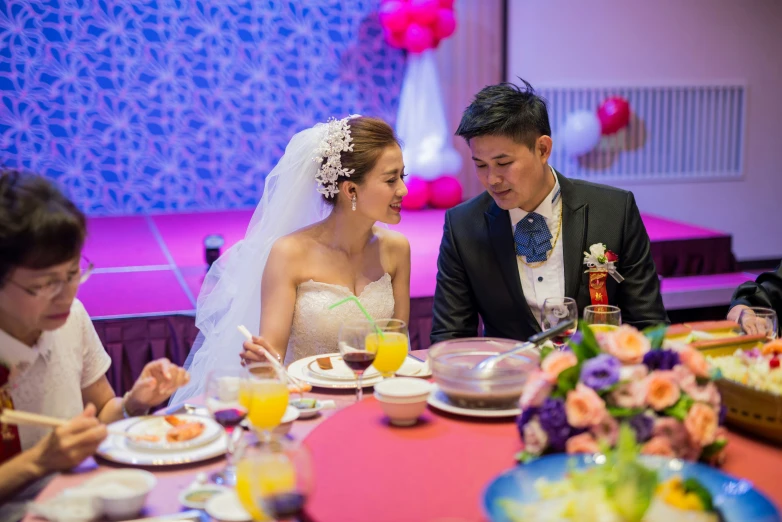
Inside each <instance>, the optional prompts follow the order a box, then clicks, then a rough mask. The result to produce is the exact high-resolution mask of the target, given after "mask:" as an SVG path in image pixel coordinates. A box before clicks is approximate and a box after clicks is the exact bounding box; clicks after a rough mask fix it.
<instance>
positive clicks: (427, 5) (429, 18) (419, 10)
mask: <svg viewBox="0 0 782 522" xmlns="http://www.w3.org/2000/svg"><path fill="white" fill-rule="evenodd" d="M408 5H409V6H410V18H412V21H413V22H417V23H419V24H421V25H430V24H433V23H434V22H435V21H436V20H437V11H438V10H439V9H440V0H410V3H409V4H408Z"/></svg>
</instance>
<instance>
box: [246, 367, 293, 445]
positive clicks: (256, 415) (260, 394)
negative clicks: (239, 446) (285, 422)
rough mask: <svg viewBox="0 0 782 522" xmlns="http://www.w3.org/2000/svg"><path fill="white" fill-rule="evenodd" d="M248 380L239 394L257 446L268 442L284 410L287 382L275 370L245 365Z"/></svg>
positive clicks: (282, 374) (286, 404)
mask: <svg viewBox="0 0 782 522" xmlns="http://www.w3.org/2000/svg"><path fill="white" fill-rule="evenodd" d="M247 373H248V379H247V380H246V381H245V385H244V386H243V387H242V388H241V389H240V392H239V403H240V404H242V405H245V406H246V408H247V420H248V421H249V423H250V425H251V426H252V427H253V429H255V431H256V433H257V434H258V439H259V440H260V441H261V442H269V441H270V440H271V438H272V430H274V428H276V427H277V426H279V425H280V422H281V421H282V418H283V416H284V415H285V410H286V409H288V382H287V379H286V377H285V374H284V373H283V372H282V371H281V370H279V369H278V367H277V366H275V365H273V364H271V363H268V362H261V363H255V364H248V365H247Z"/></svg>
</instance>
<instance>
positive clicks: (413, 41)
mask: <svg viewBox="0 0 782 522" xmlns="http://www.w3.org/2000/svg"><path fill="white" fill-rule="evenodd" d="M432 45H434V33H433V32H432V30H431V29H429V28H428V27H426V26H424V25H420V24H417V23H415V22H413V23H412V24H410V25H409V26H407V31H405V49H407V50H408V51H410V52H411V53H422V52H424V51H426V50H427V49H431V48H432Z"/></svg>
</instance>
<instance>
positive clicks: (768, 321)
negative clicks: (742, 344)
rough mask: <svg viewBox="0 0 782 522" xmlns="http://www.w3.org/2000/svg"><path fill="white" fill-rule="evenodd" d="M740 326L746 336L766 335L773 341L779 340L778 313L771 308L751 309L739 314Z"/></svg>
mask: <svg viewBox="0 0 782 522" xmlns="http://www.w3.org/2000/svg"><path fill="white" fill-rule="evenodd" d="M739 326H741V331H742V333H744V335H765V336H766V339H768V340H769V341H773V340H774V339H776V338H777V331H778V329H779V321H778V318H777V313H776V312H775V311H774V310H772V309H771V308H761V307H757V306H756V307H750V308H745V309H744V310H742V311H741V314H739Z"/></svg>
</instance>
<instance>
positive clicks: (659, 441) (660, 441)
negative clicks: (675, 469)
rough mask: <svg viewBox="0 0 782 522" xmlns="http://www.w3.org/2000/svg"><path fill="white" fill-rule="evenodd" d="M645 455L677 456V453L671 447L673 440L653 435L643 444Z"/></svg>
mask: <svg viewBox="0 0 782 522" xmlns="http://www.w3.org/2000/svg"><path fill="white" fill-rule="evenodd" d="M641 454H643V455H659V456H661V457H675V456H676V453H675V452H674V451H673V448H672V447H671V441H670V440H668V438H666V437H663V436H657V437H652V438H651V439H649V440H648V441H647V442H646V444H644V445H643V446H641Z"/></svg>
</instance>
